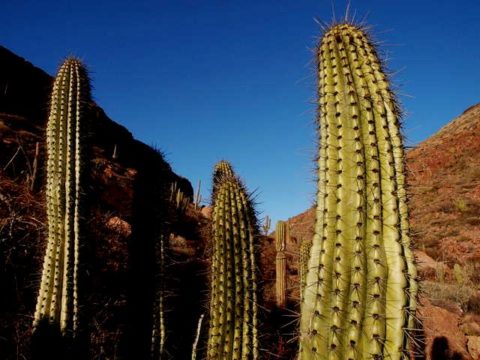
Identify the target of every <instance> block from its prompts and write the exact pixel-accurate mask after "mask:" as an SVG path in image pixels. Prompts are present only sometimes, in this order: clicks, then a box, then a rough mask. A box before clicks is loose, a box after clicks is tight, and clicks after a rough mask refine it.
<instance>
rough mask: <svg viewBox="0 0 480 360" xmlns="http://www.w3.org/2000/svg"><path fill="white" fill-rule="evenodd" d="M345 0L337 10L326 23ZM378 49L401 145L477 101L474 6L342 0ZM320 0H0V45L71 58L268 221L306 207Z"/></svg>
mask: <svg viewBox="0 0 480 360" xmlns="http://www.w3.org/2000/svg"><path fill="white" fill-rule="evenodd" d="M345 4H346V1H335V7H336V16H337V18H341V17H342V16H343V14H344V12H345ZM351 9H352V12H356V17H357V18H358V19H361V18H363V17H364V16H365V15H368V16H367V22H368V23H369V24H371V25H372V26H373V34H374V35H375V38H376V39H377V40H379V41H381V42H382V44H381V50H382V51H383V52H384V53H385V55H386V57H387V58H388V59H389V60H388V66H389V68H390V69H391V70H392V71H394V72H395V76H394V77H393V81H394V84H395V86H396V87H397V89H398V91H399V93H400V100H401V102H402V103H403V105H404V106H403V107H404V110H405V113H406V115H405V118H404V130H405V135H406V137H407V144H409V145H412V144H415V143H417V142H419V141H421V140H423V139H425V138H427V137H428V136H430V135H431V134H433V133H434V132H435V131H437V130H438V129H439V128H440V127H441V126H443V125H444V124H445V123H446V122H448V121H449V120H451V119H453V118H454V117H455V116H457V115H459V114H460V113H461V112H462V111H463V110H464V109H465V108H467V107H468V106H470V105H473V104H475V103H477V102H480V68H479V63H480V1H477V0H468V1H467V0H456V1H451V0H449V1H446V0H445V1H444V0H421V1H420V0H361V1H360V0H352V1H351ZM314 17H318V18H320V19H322V20H324V21H327V22H328V21H330V20H331V19H332V17H333V11H332V0H316V1H313V0H312V1H310V0H303V1H302V0H297V1H293V0H288V1H286V0H265V1H262V0H256V1H252V0H243V1H240V0H239V1H233V0H232V1H230V0H201V1H199V0H190V1H184V0H170V1H164V0H149V1H147V0H131V1H126V0H115V1H113V0H96V1H92V0H81V1H79V0H75V1H73V0H71V1H55V0H47V1H38V0H2V2H1V4H0V23H1V24H2V26H1V27H0V41H1V43H2V45H4V46H6V47H7V48H9V49H11V50H12V51H14V52H16V53H17V54H19V55H21V56H23V57H25V58H26V59H28V60H29V61H31V62H32V63H34V64H35V65H37V66H39V67H41V68H43V69H44V70H46V71H47V72H49V73H50V74H54V73H55V71H56V69H57V67H58V65H59V64H60V62H61V60H62V59H63V58H64V57H65V56H66V55H69V54H74V55H77V56H79V57H81V58H82V59H83V60H84V61H85V63H86V64H87V66H88V68H89V69H90V72H91V75H92V80H93V87H94V97H95V100H96V101H97V102H98V103H99V105H100V106H102V107H103V108H104V109H105V111H106V112H107V114H108V115H109V116H110V117H111V118H112V119H114V120H116V121H117V122H119V123H121V124H123V125H125V126H126V127H127V128H128V129H129V130H130V131H131V132H132V133H133V134H134V136H135V137H137V138H139V139H140V140H142V141H144V142H146V143H147V144H151V145H156V146H158V147H159V148H161V149H162V150H163V151H164V152H165V153H166V157H167V160H168V161H170V163H171V164H172V166H173V168H174V170H175V171H176V172H178V173H179V174H181V175H183V176H186V177H187V178H189V179H190V180H191V181H192V183H193V185H194V186H195V184H196V182H197V181H198V180H201V181H202V188H203V189H202V192H203V196H204V198H205V199H208V198H209V190H210V177H211V171H212V167H213V165H214V163H215V162H216V161H218V160H220V159H222V158H225V159H227V160H229V161H231V162H232V164H233V165H234V167H235V168H236V169H237V172H238V173H239V174H240V175H241V176H242V177H243V178H244V180H245V182H246V183H247V185H248V186H249V188H250V189H251V190H256V194H257V201H258V202H259V204H258V210H259V211H260V212H261V213H262V214H263V215H270V217H272V218H273V219H274V220H277V219H286V218H288V217H290V216H293V215H296V214H298V213H300V212H302V211H303V210H305V209H306V208H308V207H309V206H310V205H311V204H312V202H313V198H314V193H315V184H314V181H313V180H314V173H313V169H314V164H313V157H314V156H315V139H316V134H315V126H314V119H315V104H314V101H315V82H316V80H315V71H314V66H313V53H312V50H311V49H312V48H313V47H314V46H315V44H316V42H317V39H318V37H319V35H320V28H319V26H318V25H317V24H316V22H315V21H314V20H313V19H314Z"/></svg>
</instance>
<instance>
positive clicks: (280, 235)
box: [275, 221, 288, 308]
mask: <svg viewBox="0 0 480 360" xmlns="http://www.w3.org/2000/svg"><path fill="white" fill-rule="evenodd" d="M287 236H288V224H287V223H286V222H285V221H278V222H277V226H276V229H275V248H276V250H277V256H276V283H275V293H276V295H277V296H276V299H277V306H278V307H279V308H284V307H285V305H286V303H287V256H286V255H285V249H286V247H287Z"/></svg>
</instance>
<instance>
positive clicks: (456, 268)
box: [453, 264, 465, 285]
mask: <svg viewBox="0 0 480 360" xmlns="http://www.w3.org/2000/svg"><path fill="white" fill-rule="evenodd" d="M453 276H454V277H455V281H456V282H457V284H458V285H464V284H465V272H464V271H463V268H462V266H461V265H460V264H455V265H453Z"/></svg>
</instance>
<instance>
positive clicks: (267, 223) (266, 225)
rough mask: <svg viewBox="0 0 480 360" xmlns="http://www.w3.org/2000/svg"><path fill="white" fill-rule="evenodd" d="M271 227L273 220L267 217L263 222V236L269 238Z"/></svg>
mask: <svg viewBox="0 0 480 360" xmlns="http://www.w3.org/2000/svg"><path fill="white" fill-rule="evenodd" d="M270 226H272V219H270V216H268V215H267V216H265V219H264V220H263V224H262V234H263V235H265V236H268V232H269V231H270Z"/></svg>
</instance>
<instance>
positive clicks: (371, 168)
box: [299, 24, 418, 360]
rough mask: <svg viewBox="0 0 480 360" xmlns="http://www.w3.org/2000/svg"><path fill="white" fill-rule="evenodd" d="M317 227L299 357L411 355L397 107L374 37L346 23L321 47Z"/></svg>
mask: <svg viewBox="0 0 480 360" xmlns="http://www.w3.org/2000/svg"><path fill="white" fill-rule="evenodd" d="M318 70H319V117H318V123H319V132H320V137H321V139H320V149H319V156H318V192H317V209H316V224H315V235H314V238H313V242H312V248H311V251H310V259H309V263H308V274H307V280H306V286H305V290H304V293H303V297H304V301H303V302H302V305H301V321H300V332H301V333H300V354H299V360H320V359H337V360H343V359H349V360H350V359H351V360H360V359H387V358H388V359H391V360H399V359H407V358H408V357H409V352H410V350H411V344H410V339H411V334H410V333H409V332H410V331H411V330H413V329H414V326H415V325H414V315H415V309H416V295H417V287H418V285H417V274H416V267H415V264H414V256H413V253H412V251H411V242H410V236H409V222H408V208H407V197H406V191H405V185H406V184H405V169H404V161H405V156H404V149H403V145H402V137H401V134H400V123H399V117H400V116H399V110H398V106H397V104H396V102H395V97H394V95H393V93H392V92H391V91H390V85H389V83H388V80H387V77H386V76H385V74H384V73H383V72H382V65H381V63H380V61H379V59H378V57H377V54H376V51H375V48H374V46H373V44H372V42H371V41H370V40H369V38H368V36H367V35H366V34H365V33H364V32H363V31H362V30H361V29H359V28H357V27H355V26H353V25H350V24H338V25H334V26H332V27H331V28H330V29H328V30H327V31H326V33H325V34H324V36H323V37H322V39H321V43H320V46H319V48H318Z"/></svg>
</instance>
